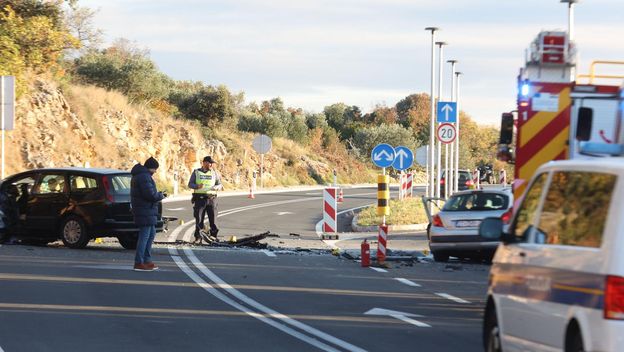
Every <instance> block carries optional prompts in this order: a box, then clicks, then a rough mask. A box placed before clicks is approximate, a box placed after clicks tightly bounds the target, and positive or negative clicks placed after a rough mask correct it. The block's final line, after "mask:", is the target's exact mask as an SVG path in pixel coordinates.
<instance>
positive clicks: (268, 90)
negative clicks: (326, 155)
mask: <svg viewBox="0 0 624 352" xmlns="http://www.w3.org/2000/svg"><path fill="white" fill-rule="evenodd" d="M80 4H82V5H83V6H87V7H90V8H93V9H97V10H98V13H97V15H96V18H95V24H96V26H97V27H99V28H101V29H102V30H103V31H104V33H105V39H106V42H107V43H110V42H111V41H112V40H113V39H115V38H120V37H123V38H127V39H129V40H132V41H136V42H137V43H138V44H139V45H140V46H143V47H146V48H148V49H150V52H151V58H152V59H153V60H154V61H155V62H156V63H157V64H158V66H159V67H160V69H161V70H162V71H163V72H165V73H166V74H167V75H169V76H170V77H172V78H174V79H180V80H196V81H203V82H205V83H206V84H211V85H218V84H225V85H226V86H228V87H229V88H230V89H231V90H232V91H234V92H238V91H244V92H245V96H246V100H247V102H250V101H261V100H266V99H271V98H274V97H281V98H282V99H283V100H284V102H285V104H286V105H287V106H292V107H301V108H304V109H305V110H308V111H317V112H318V111H321V110H322V109H323V107H324V106H326V105H330V104H333V103H336V102H344V103H346V104H349V105H357V106H359V107H360V108H361V109H362V110H363V111H365V112H368V111H370V110H372V108H373V107H374V106H375V105H376V104H386V105H388V106H393V105H394V104H396V102H398V101H399V100H400V99H402V98H404V97H405V96H407V95H409V94H411V93H420V92H427V93H428V92H429V90H430V88H429V84H430V38H431V36H430V34H429V32H426V31H425V30H424V28H425V27H427V26H437V27H440V28H441V29H442V30H441V31H440V32H438V35H437V39H438V40H443V41H446V42H448V43H449V46H447V47H446V48H445V53H444V59H445V61H446V60H447V59H456V60H459V63H458V65H457V69H458V70H459V71H462V72H463V73H464V76H462V80H461V97H460V105H461V108H462V110H464V111H466V112H467V113H468V114H470V115H471V116H472V117H473V118H474V119H475V120H476V121H477V122H478V123H482V124H496V125H498V121H499V116H500V113H501V112H503V111H508V110H512V109H514V102H515V94H516V92H515V90H516V82H515V79H516V76H517V74H518V69H519V68H520V67H521V66H522V65H523V58H524V50H525V48H527V47H528V45H529V43H530V42H531V41H532V40H533V39H534V38H535V36H536V35H537V33H538V32H539V31H540V30H543V29H545V30H555V29H562V30H565V29H567V5H564V4H561V3H560V2H559V0H515V1H511V0H471V1H466V0H333V1H330V0H264V1H259V0H227V1H226V0H219V1H217V0H186V1H184V0H180V1H173V0H167V1H166V0H149V1H148V0H132V1H127V0H126V1H122V0H106V1H103V0H99V1H98V0H82V1H80ZM623 18H624V1H623V0H585V1H582V2H581V3H580V4H578V5H577V6H576V16H575V32H576V41H577V46H578V48H579V52H580V66H579V70H580V71H582V72H586V71H588V66H589V62H590V61H591V60H593V59H607V60H624V40H623V38H624V20H622V19H623ZM620 72H622V73H624V67H622V69H621V70H620ZM443 87H444V92H443V98H446V99H448V98H450V65H448V64H445V66H444V83H443Z"/></svg>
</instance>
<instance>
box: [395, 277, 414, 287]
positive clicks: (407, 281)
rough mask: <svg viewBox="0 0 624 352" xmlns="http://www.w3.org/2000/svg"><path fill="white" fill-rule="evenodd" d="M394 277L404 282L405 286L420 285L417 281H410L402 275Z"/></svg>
mask: <svg viewBox="0 0 624 352" xmlns="http://www.w3.org/2000/svg"><path fill="white" fill-rule="evenodd" d="M394 279H395V280H397V281H399V282H402V283H404V284H406V285H407V286H412V287H420V284H417V283H415V282H413V281H410V280H408V279H404V278H402V277H395V278H394Z"/></svg>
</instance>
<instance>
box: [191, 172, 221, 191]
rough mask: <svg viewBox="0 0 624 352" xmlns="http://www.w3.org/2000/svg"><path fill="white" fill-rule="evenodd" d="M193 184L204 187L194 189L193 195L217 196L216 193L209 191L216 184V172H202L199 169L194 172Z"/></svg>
mask: <svg viewBox="0 0 624 352" xmlns="http://www.w3.org/2000/svg"><path fill="white" fill-rule="evenodd" d="M195 183H196V184H198V185H204V187H202V188H199V189H195V190H194V191H193V193H197V194H217V191H214V190H212V189H211V188H212V187H214V185H215V184H216V183H217V172H216V171H214V170H208V171H207V172H203V171H201V169H198V170H195Z"/></svg>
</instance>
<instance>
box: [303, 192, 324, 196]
mask: <svg viewBox="0 0 624 352" xmlns="http://www.w3.org/2000/svg"><path fill="white" fill-rule="evenodd" d="M305 195H306V196H322V195H323V193H306V194H305Z"/></svg>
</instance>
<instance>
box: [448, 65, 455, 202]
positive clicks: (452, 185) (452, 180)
mask: <svg viewBox="0 0 624 352" xmlns="http://www.w3.org/2000/svg"><path fill="white" fill-rule="evenodd" d="M446 62H448V63H450V64H451V101H456V98H455V64H456V63H457V60H448V61H446ZM456 138H457V136H456ZM455 143H456V140H455V141H453V143H451V155H450V159H451V162H450V164H451V165H450V167H449V175H450V176H449V178H448V179H449V180H450V184H449V189H450V190H451V193H449V194H452V193H453V192H457V179H456V178H455V169H456V168H457V164H455Z"/></svg>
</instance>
